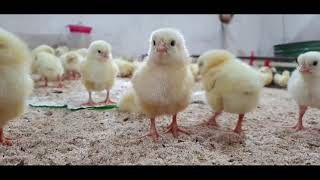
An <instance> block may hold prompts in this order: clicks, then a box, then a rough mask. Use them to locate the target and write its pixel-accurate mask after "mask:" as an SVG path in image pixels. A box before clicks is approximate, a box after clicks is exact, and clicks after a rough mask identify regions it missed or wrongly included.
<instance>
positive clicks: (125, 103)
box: [118, 88, 142, 113]
mask: <svg viewBox="0 0 320 180" xmlns="http://www.w3.org/2000/svg"><path fill="white" fill-rule="evenodd" d="M118 107H119V110H120V111H124V112H134V113H140V112H142V111H141V108H140V106H139V104H138V101H137V95H136V93H135V91H134V89H133V88H130V89H129V90H128V91H127V92H125V93H124V94H123V95H122V96H121V98H120V101H119V103H118Z"/></svg>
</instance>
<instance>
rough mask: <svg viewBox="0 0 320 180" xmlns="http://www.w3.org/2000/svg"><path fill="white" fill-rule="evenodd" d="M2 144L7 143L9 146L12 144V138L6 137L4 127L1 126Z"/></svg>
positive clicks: (0, 139)
mask: <svg viewBox="0 0 320 180" xmlns="http://www.w3.org/2000/svg"><path fill="white" fill-rule="evenodd" d="M0 144H3V145H7V146H11V145H12V139H10V138H6V137H4V135H3V128H0Z"/></svg>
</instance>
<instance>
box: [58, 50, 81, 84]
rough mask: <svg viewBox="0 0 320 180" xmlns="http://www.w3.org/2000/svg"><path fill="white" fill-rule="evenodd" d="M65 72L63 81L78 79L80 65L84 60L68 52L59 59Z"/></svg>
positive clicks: (74, 52)
mask: <svg viewBox="0 0 320 180" xmlns="http://www.w3.org/2000/svg"><path fill="white" fill-rule="evenodd" d="M60 59H61V62H62V66H63V68H64V71H65V76H64V79H74V80H75V79H78V78H80V64H81V63H82V61H83V60H84V58H83V57H82V56H81V55H80V54H79V53H77V52H76V51H70V52H67V53H66V54H64V55H62V56H61V57H60Z"/></svg>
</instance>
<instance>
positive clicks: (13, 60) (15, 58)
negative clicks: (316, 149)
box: [0, 28, 320, 145]
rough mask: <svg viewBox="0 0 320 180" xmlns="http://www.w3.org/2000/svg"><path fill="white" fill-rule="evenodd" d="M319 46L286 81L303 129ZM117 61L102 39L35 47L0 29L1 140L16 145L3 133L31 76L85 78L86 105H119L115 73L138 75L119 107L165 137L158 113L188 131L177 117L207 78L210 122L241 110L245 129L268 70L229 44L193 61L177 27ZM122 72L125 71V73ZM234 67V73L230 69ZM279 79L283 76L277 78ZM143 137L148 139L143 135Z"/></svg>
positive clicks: (314, 97)
mask: <svg viewBox="0 0 320 180" xmlns="http://www.w3.org/2000/svg"><path fill="white" fill-rule="evenodd" d="M319 61H320V53H319V52H307V53H305V54H302V55H300V56H299V57H298V60H297V62H298V65H299V66H298V68H297V69H296V70H295V71H294V72H293V74H292V77H291V78H290V80H289V82H288V91H289V93H290V94H291V95H292V97H293V98H294V99H295V100H296V102H297V104H298V105H299V121H298V123H297V125H296V126H295V127H294V128H295V129H296V130H302V129H303V124H302V117H303V115H304V113H305V111H306V110H307V108H308V107H316V108H320V93H318V92H319V90H320V87H319V86H318V85H317V81H318V79H319V77H320V69H319V66H318V65H319V64H318V62H319ZM128 62H129V61H122V60H121V59H114V58H113V57H112V48H111V45H110V44H109V43H107V42H105V41H102V40H98V41H94V42H92V43H91V44H90V46H89V48H88V49H80V50H73V51H68V49H67V48H66V47H60V48H57V49H56V50H54V49H52V48H51V47H49V46H44V45H43V46H40V47H38V48H36V49H34V50H33V51H32V52H30V51H29V49H28V47H27V45H26V44H25V43H24V42H23V41H22V40H20V39H19V38H18V37H17V36H15V35H14V34H12V33H10V32H8V31H5V30H3V29H0V114H1V116H0V143H1V144H5V145H11V144H12V141H11V139H9V138H6V137H5V136H4V134H3V127H4V125H5V124H6V123H7V122H8V121H9V120H12V119H14V118H17V117H18V116H20V115H21V114H23V113H24V111H25V109H26V107H27V98H28V97H29V96H30V94H31V93H32V90H33V80H32V78H31V74H36V75H38V76H39V79H38V80H37V81H40V80H44V82H45V83H44V85H43V86H48V81H51V80H58V87H59V88H62V87H63V80H64V79H70V78H71V79H78V78H80V79H81V82H82V84H83V85H84V87H85V88H86V90H87V91H88V94H89V99H88V101H87V102H85V103H84V105H89V106H92V105H96V104H108V103H115V102H114V101H113V100H112V99H111V97H110V90H111V89H112V87H113V85H114V83H115V81H116V76H117V75H118V74H120V75H122V76H128V75H130V74H133V76H132V79H131V82H132V87H131V88H129V89H128V90H127V91H126V92H124V94H123V95H122V97H121V99H120V101H119V102H118V106H119V109H120V110H121V111H128V112H139V113H143V114H145V115H146V116H147V117H148V118H149V119H150V131H149V132H148V133H147V134H146V135H144V136H150V137H151V138H152V139H153V140H157V139H158V138H159V134H158V131H157V128H156V118H158V117H159V116H162V115H170V116H172V122H171V124H170V125H169V126H168V127H167V129H168V130H167V132H170V133H172V134H173V136H174V137H177V136H178V133H179V132H180V133H185V134H190V131H188V130H186V129H183V128H181V127H179V126H178V123H177V115H178V113H179V112H181V111H183V110H184V109H186V108H187V107H188V105H189V104H190V102H191V97H192V87H193V85H194V82H195V80H199V79H201V82H202V85H203V89H204V90H205V92H206V99H207V102H208V104H209V105H210V106H211V108H212V109H213V110H214V111H215V112H214V114H213V116H212V117H211V118H210V119H209V120H208V121H207V122H205V123H204V125H206V126H212V127H219V125H218V122H217V118H218V116H219V115H221V113H222V112H229V113H235V114H238V122H237V125H236V127H235V128H234V132H235V133H238V134H240V133H241V132H242V123H243V121H244V116H245V114H246V113H248V112H251V111H253V110H254V109H255V107H256V106H257V104H258V103H259V99H260V95H261V91H262V89H263V86H264V76H263V75H262V73H260V72H259V71H258V70H256V69H254V68H252V67H251V66H249V65H248V64H246V63H244V62H242V61H241V60H239V59H237V58H236V57H235V56H234V55H233V54H231V53H230V52H228V51H226V50H210V51H207V52H205V53H203V54H202V55H201V56H200V57H199V58H198V63H197V64H196V65H195V64H191V63H190V62H191V61H190V55H189V52H188V49H187V47H186V43H185V41H184V37H183V35H182V34H181V33H180V32H179V31H177V30H175V29H171V28H163V29H158V30H156V31H154V32H152V33H151V36H150V42H149V52H148V56H147V57H146V58H145V59H144V61H143V62H141V63H140V62H138V63H136V64H135V63H134V62H131V63H132V64H130V63H129V64H128ZM119 71H120V73H119ZM230 72H232V73H230ZM275 79H278V80H279V81H280V80H282V79H281V78H275ZM104 90H105V91H106V92H107V95H106V99H105V100H104V101H102V102H99V103H96V102H95V101H93V99H92V96H91V94H92V92H94V91H104ZM144 136H143V137H144Z"/></svg>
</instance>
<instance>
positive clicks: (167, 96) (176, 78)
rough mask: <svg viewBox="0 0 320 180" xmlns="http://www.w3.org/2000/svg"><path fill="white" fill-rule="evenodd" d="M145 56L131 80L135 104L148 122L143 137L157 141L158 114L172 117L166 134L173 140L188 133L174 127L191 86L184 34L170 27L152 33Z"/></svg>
mask: <svg viewBox="0 0 320 180" xmlns="http://www.w3.org/2000/svg"><path fill="white" fill-rule="evenodd" d="M148 54H149V56H148V57H147V60H146V63H143V65H142V67H141V68H139V69H138V70H137V71H136V72H135V73H134V75H133V79H132V84H133V89H134V92H135V94H136V99H137V103H138V104H139V107H141V110H142V112H143V113H144V114H146V115H147V116H148V117H149V118H150V120H151V124H150V132H149V133H148V134H146V135H145V136H151V137H152V138H153V139H154V140H156V139H158V137H159V134H158V132H157V130H156V126H155V118H156V117H157V116H161V115H171V116H172V123H171V124H170V125H169V126H168V132H171V133H172V134H173V136H174V137H177V136H178V132H183V133H186V134H189V133H188V132H187V131H186V130H183V129H182V128H179V127H178V124H177V114H178V113H179V112H181V111H183V110H184V109H185V108H186V107H187V106H188V105H189V103H190V101H191V94H192V86H193V83H194V81H193V77H192V73H191V70H190V68H189V61H188V57H189V53H188V50H187V48H186V46H185V41H184V38H183V35H182V34H181V33H180V32H178V31H177V30H175V29H171V28H164V29H158V30H156V31H154V32H152V34H151V37H150V46H149V53H148Z"/></svg>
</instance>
